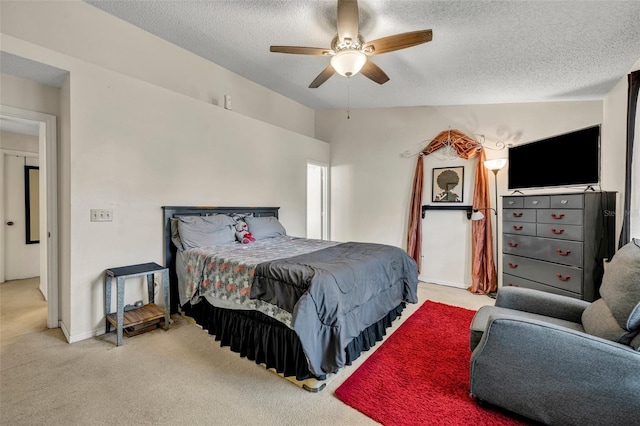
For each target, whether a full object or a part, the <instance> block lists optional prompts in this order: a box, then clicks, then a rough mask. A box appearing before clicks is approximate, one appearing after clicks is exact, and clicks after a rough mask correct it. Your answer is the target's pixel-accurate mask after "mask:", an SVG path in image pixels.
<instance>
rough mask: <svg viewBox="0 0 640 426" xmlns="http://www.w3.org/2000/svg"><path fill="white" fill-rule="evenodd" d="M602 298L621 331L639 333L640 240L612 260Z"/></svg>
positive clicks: (622, 249)
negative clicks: (635, 331) (636, 331)
mask: <svg viewBox="0 0 640 426" xmlns="http://www.w3.org/2000/svg"><path fill="white" fill-rule="evenodd" d="M600 295H601V296H602V299H604V301H605V302H606V303H607V306H608V307H609V310H611V314H612V315H613V317H614V318H615V319H616V321H617V322H618V324H619V325H620V327H622V328H624V329H625V330H627V331H634V330H638V329H640V240H638V239H633V240H632V241H631V242H629V243H628V244H626V245H625V246H624V247H622V248H621V249H620V250H618V252H617V253H616V254H615V255H614V256H613V258H612V259H611V262H609V265H608V267H607V268H606V269H605V272H604V276H603V277H602V285H601V286H600Z"/></svg>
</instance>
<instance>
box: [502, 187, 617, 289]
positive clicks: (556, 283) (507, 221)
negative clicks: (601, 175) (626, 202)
mask: <svg viewBox="0 0 640 426" xmlns="http://www.w3.org/2000/svg"><path fill="white" fill-rule="evenodd" d="M615 210H616V193H615V192H582V193H568V194H542V195H540V194H537V195H511V196H504V197H503V199H502V224H503V228H502V229H503V233H502V240H503V245H502V247H503V250H502V253H503V257H502V265H503V266H502V268H503V275H502V285H504V286H520V287H528V288H534V289H538V290H544V291H548V292H551V293H557V294H562V295H566V296H571V297H575V298H579V299H583V300H587V301H593V300H595V299H598V298H599V297H600V294H599V291H598V290H599V288H600V282H601V281H602V274H603V271H604V260H605V259H610V258H611V257H612V256H613V254H614V252H615V248H614V242H615Z"/></svg>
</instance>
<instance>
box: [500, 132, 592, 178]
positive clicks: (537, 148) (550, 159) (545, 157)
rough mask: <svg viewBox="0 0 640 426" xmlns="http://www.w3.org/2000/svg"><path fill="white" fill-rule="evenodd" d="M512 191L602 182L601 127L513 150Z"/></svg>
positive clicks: (509, 176)
mask: <svg viewBox="0 0 640 426" xmlns="http://www.w3.org/2000/svg"><path fill="white" fill-rule="evenodd" d="M508 165H509V169H508V187H509V189H514V190H515V189H533V188H552V187H571V186H589V185H597V184H599V183H600V125H596V126H592V127H587V128H585V129H581V130H576V131H573V132H569V133H564V134H561V135H558V136H553V137H550V138H547V139H542V140H539V141H535V142H529V143H526V144H522V145H517V146H512V147H510V148H509V163H508Z"/></svg>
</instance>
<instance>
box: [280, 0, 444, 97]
mask: <svg viewBox="0 0 640 426" xmlns="http://www.w3.org/2000/svg"><path fill="white" fill-rule="evenodd" d="M358 25H359V17H358V1H357V0H338V16H337V27H338V35H336V36H335V37H334V38H333V41H332V42H331V48H330V49H323V48H320V47H302V46H271V48H270V49H269V50H270V51H271V52H276V53H292V54H296V55H313V56H331V63H330V64H329V65H328V66H327V67H326V68H325V69H324V70H323V71H322V72H321V73H320V74H318V76H317V77H316V78H315V80H313V81H312V82H311V84H310V85H309V88H311V89H315V88H317V87H320V85H321V84H322V83H324V82H325V81H327V80H328V79H329V77H331V76H332V75H333V74H335V73H336V72H337V73H338V74H340V75H343V76H345V77H351V76H353V75H356V74H357V73H359V72H361V73H362V74H363V75H364V76H365V77H367V78H369V79H371V80H373V81H375V82H376V83H378V84H384V83H386V82H387V81H389V77H388V76H387V74H385V72H384V71H382V69H380V67H379V66H377V65H376V64H374V63H373V62H371V60H369V58H368V57H369V56H372V55H379V54H381V53H387V52H393V51H394V50H400V49H405V48H407V47H411V46H417V45H419V44H422V43H426V42H428V41H431V39H432V37H433V33H432V31H431V30H420V31H412V32H408V33H402V34H396V35H392V36H388V37H383V38H379V39H377V40H373V41H369V42H365V41H364V38H363V37H362V35H360V33H359V32H358Z"/></svg>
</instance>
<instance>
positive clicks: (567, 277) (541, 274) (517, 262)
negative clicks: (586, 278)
mask: <svg viewBox="0 0 640 426" xmlns="http://www.w3.org/2000/svg"><path fill="white" fill-rule="evenodd" d="M502 265H503V266H502V267H503V269H504V272H505V273H508V274H510V275H515V276H517V277H520V278H526V279H529V280H532V281H536V282H539V283H542V284H547V285H550V286H553V287H556V288H560V289H563V290H567V291H571V292H574V293H581V292H582V269H580V268H576V267H573V266H565V265H558V264H557V263H550V262H543V261H541V260H534V259H528V258H526V257H519V256H513V255H504V257H503V260H502Z"/></svg>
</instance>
